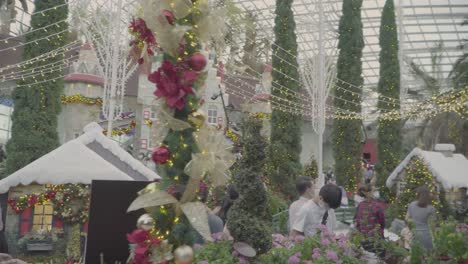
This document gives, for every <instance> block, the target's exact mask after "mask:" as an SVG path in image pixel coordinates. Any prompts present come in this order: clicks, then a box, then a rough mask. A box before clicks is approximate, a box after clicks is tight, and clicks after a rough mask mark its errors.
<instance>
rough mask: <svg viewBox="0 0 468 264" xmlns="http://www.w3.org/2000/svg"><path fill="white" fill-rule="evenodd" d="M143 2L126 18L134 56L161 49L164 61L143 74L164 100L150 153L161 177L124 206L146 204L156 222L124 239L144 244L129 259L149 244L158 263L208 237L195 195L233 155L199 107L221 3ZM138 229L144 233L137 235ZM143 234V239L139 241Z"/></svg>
mask: <svg viewBox="0 0 468 264" xmlns="http://www.w3.org/2000/svg"><path fill="white" fill-rule="evenodd" d="M140 4H141V8H140V10H141V13H140V14H139V18H136V19H134V20H133V21H132V23H131V25H130V31H131V32H132V33H133V35H134V36H135V40H134V41H133V49H134V54H137V55H138V61H139V63H141V64H147V63H150V61H149V56H151V55H153V54H155V53H163V61H162V63H161V66H160V67H159V68H158V69H156V70H155V71H153V72H152V73H151V74H149V76H148V79H149V81H151V82H153V83H154V84H155V91H154V95H155V97H156V98H155V99H157V100H161V101H162V103H161V104H159V105H160V107H159V108H158V109H157V110H156V115H157V116H158V118H159V119H160V120H161V123H162V125H161V128H160V130H159V132H158V137H159V138H160V142H161V144H160V146H159V147H157V148H156V149H155V150H154V151H153V153H152V159H153V161H154V162H155V163H156V165H157V170H158V173H159V174H160V175H161V176H162V177H163V179H162V180H161V182H160V183H159V184H150V185H149V186H148V187H147V188H146V189H145V190H143V191H142V192H141V195H140V196H139V197H138V198H137V199H136V200H135V201H134V202H133V203H132V205H131V206H130V208H129V211H132V210H136V209H139V208H146V209H147V211H148V212H149V216H150V217H151V218H152V219H154V220H155V225H154V227H153V228H151V227H150V228H145V227H143V226H141V225H140V226H139V229H137V230H135V232H134V233H133V234H131V235H130V237H129V240H130V242H131V243H132V244H135V246H136V247H137V248H141V247H143V248H146V249H147V250H146V251H143V252H142V251H139V250H136V249H135V250H134V251H133V253H134V254H135V256H134V259H135V261H137V262H135V261H134V263H139V262H138V260H140V259H141V258H145V257H146V253H148V251H150V252H152V253H153V261H154V263H160V262H161V261H162V260H164V258H170V257H171V254H170V253H171V250H172V249H173V248H175V246H180V245H184V244H185V245H192V244H193V243H195V242H196V241H197V238H198V239H200V238H202V239H203V240H204V241H211V240H212V238H211V235H210V233H209V228H208V225H207V222H208V219H207V218H208V215H207V210H206V207H205V205H204V204H203V203H201V202H199V201H198V194H199V193H200V192H203V191H204V188H206V186H207V184H213V185H215V186H216V185H222V184H225V183H226V182H227V180H228V176H229V174H228V173H229V167H230V166H231V165H232V163H233V161H234V158H233V154H232V152H231V146H230V145H228V144H227V141H226V138H225V137H224V135H223V133H222V131H219V130H217V129H215V128H212V127H210V126H208V125H207V124H206V122H205V118H206V117H205V114H204V113H203V112H201V111H200V110H199V109H200V107H201V105H202V104H203V101H202V100H201V98H200V95H201V94H203V89H204V88H205V85H204V83H205V79H206V75H207V74H206V70H205V68H206V66H207V61H208V58H207V57H206V55H205V51H204V49H203V48H202V47H203V46H202V43H208V42H209V43H210V44H211V45H217V44H218V43H220V42H221V40H222V38H223V36H224V35H223V34H222V31H223V25H224V22H223V16H222V10H220V9H212V8H211V7H210V6H209V4H208V2H207V1H205V0H192V1H190V0H174V1H170V2H169V1H159V0H143V1H140ZM141 233H142V234H144V236H138V234H141ZM141 237H144V238H145V239H143V240H141V241H140V240H138V238H141ZM148 243H150V244H148ZM161 245H165V246H164V247H163V246H161ZM184 250H185V249H179V251H177V252H180V251H184ZM161 251H165V252H166V253H168V254H165V253H161ZM140 253H142V255H141V254H140Z"/></svg>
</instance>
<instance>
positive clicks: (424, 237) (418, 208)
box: [406, 185, 436, 251]
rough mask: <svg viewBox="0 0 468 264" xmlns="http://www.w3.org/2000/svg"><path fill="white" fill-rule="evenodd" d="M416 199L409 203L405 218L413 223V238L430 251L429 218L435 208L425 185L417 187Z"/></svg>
mask: <svg viewBox="0 0 468 264" xmlns="http://www.w3.org/2000/svg"><path fill="white" fill-rule="evenodd" d="M416 192H417V196H416V197H417V200H416V201H413V202H412V203H410V205H409V206H408V212H407V213H406V220H408V221H409V222H412V223H414V239H416V240H417V241H418V242H419V243H421V245H422V246H423V247H424V249H425V250H426V251H431V250H432V248H433V245H432V235H431V232H430V230H429V224H428V222H429V219H430V218H435V217H436V214H435V209H434V207H432V205H431V201H432V195H431V192H430V191H429V188H428V187H427V186H425V185H424V186H421V187H419V188H418V189H417V191H416Z"/></svg>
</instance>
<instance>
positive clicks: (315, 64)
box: [300, 0, 338, 188]
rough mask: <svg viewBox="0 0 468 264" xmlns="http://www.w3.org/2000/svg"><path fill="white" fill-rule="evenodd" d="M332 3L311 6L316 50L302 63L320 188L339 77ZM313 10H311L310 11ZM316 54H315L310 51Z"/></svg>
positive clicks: (320, 1)
mask: <svg viewBox="0 0 468 264" xmlns="http://www.w3.org/2000/svg"><path fill="white" fill-rule="evenodd" d="M333 8H334V6H333V5H331V4H326V3H324V1H323V0H314V1H313V4H312V5H311V6H310V9H315V11H316V12H310V13H311V14H312V15H311V16H310V17H308V18H307V20H308V21H303V22H305V23H307V24H310V26H311V27H314V28H316V30H315V31H313V32H311V37H312V41H311V42H309V43H310V45H312V46H314V47H315V49H311V50H310V51H308V55H307V57H305V58H303V60H304V63H301V64H300V65H302V66H301V76H302V82H303V85H304V88H305V89H306V90H307V92H308V94H309V96H310V98H311V100H310V110H311V113H312V115H311V116H312V127H313V129H314V131H315V132H316V133H317V135H318V144H317V146H316V148H317V165H318V176H319V177H318V184H317V188H320V187H321V186H322V185H323V184H324V183H325V179H324V175H323V134H324V131H325V119H326V101H327V98H328V96H329V92H330V89H331V87H332V86H333V85H334V83H335V81H334V80H335V77H336V67H335V58H336V52H337V49H336V48H334V47H336V44H337V40H338V38H337V33H336V31H335V30H334V26H333V24H332V23H331V22H330V21H329V20H328V19H327V17H328V16H329V15H325V14H324V13H325V11H326V13H327V14H332V13H333V14H336V12H335V10H334V9H333ZM308 11H311V10H308ZM310 53H313V54H310Z"/></svg>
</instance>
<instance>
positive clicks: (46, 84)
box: [6, 0, 68, 174]
mask: <svg viewBox="0 0 468 264" xmlns="http://www.w3.org/2000/svg"><path fill="white" fill-rule="evenodd" d="M65 3H66V1H65V0H49V1H44V0H41V1H35V9H34V13H33V15H32V16H31V32H30V33H28V34H27V35H26V36H25V41H24V42H25V43H26V44H25V46H24V53H23V60H29V59H32V58H34V57H37V56H40V55H42V54H44V53H47V52H50V51H52V50H55V49H57V48H59V47H62V46H63V45H65V43H66V42H67V32H68V24H67V22H66V19H67V16H68V5H66V4H65ZM54 6H59V7H57V8H54V9H51V10H48V11H47V12H44V14H42V12H41V11H42V10H45V9H49V8H51V7H54ZM60 21H62V22H60ZM59 22H60V23H59ZM52 23H56V25H55V26H53V27H49V28H47V30H46V29H43V30H37V29H38V28H42V27H45V26H47V25H49V24H52ZM63 56H65V55H63ZM62 59H63V57H62V56H59V55H56V56H55V57H50V58H46V59H44V60H38V61H35V62H33V63H29V64H27V65H26V66H25V68H22V69H23V70H25V71H27V70H31V69H33V68H37V67H39V66H43V65H46V64H51V63H57V62H58V61H60V60H62ZM61 75H62V71H61V69H57V70H51V71H47V72H45V73H43V74H41V75H38V76H30V77H25V79H24V80H22V81H19V82H18V85H26V86H22V87H18V88H16V89H15V90H14V91H13V94H12V96H13V100H14V103H15V111H14V112H13V115H12V121H13V125H12V133H11V134H12V138H11V139H10V141H8V144H7V146H6V150H7V162H6V170H7V173H8V174H10V173H13V172H15V171H16V170H18V169H21V168H22V167H24V166H26V165H27V164H29V163H31V162H33V161H34V160H36V159H38V158H40V157H41V156H43V155H44V154H46V153H48V152H50V151H52V150H53V149H55V148H56V147H57V146H58V145H59V140H58V134H57V116H58V114H60V107H61V104H60V95H61V94H62V90H63V80H62V78H61ZM33 77H34V78H33Z"/></svg>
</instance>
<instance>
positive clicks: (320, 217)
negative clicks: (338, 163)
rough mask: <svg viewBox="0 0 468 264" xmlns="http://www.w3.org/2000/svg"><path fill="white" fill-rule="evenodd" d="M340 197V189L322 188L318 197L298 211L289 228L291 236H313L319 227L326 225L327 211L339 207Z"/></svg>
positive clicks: (329, 186) (327, 186)
mask: <svg viewBox="0 0 468 264" xmlns="http://www.w3.org/2000/svg"><path fill="white" fill-rule="evenodd" d="M341 197H342V194H341V189H340V188H339V187H338V186H336V185H334V184H326V185H325V186H323V187H322V188H321V189H320V192H319V194H318V195H316V196H315V197H314V198H313V199H311V200H308V201H307V202H306V203H305V204H304V205H303V206H302V207H301V209H299V212H298V214H297V218H296V219H295V220H294V222H293V223H292V226H291V236H293V237H295V236H298V235H302V236H305V237H311V236H314V235H315V234H316V233H317V232H318V230H319V227H320V225H327V223H328V220H329V219H328V217H329V214H328V212H329V210H330V209H336V208H338V207H339V206H340V205H341Z"/></svg>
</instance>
